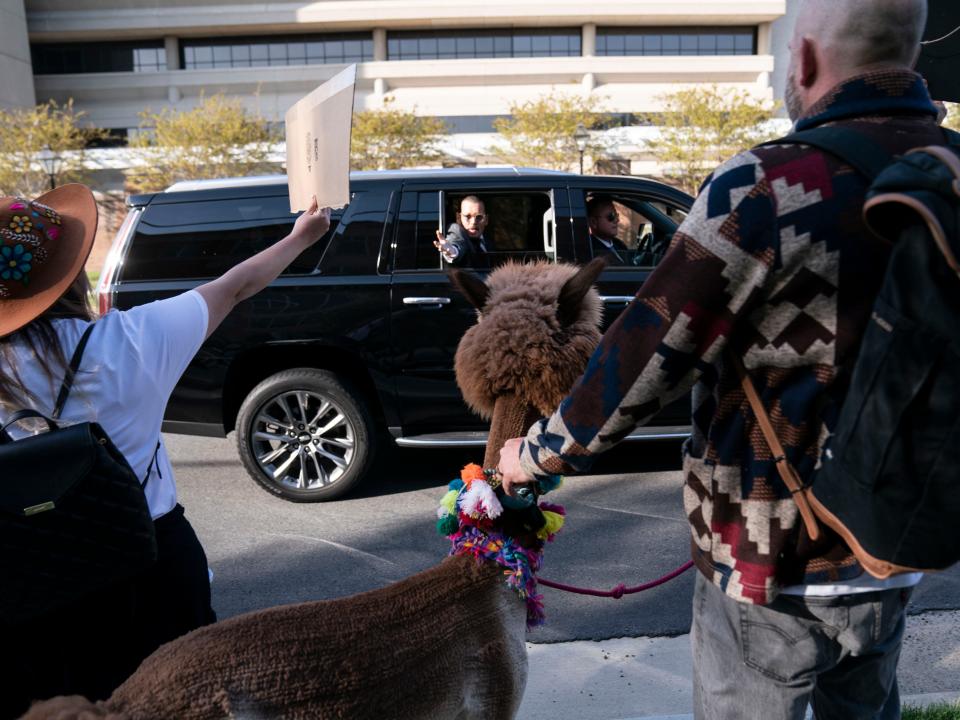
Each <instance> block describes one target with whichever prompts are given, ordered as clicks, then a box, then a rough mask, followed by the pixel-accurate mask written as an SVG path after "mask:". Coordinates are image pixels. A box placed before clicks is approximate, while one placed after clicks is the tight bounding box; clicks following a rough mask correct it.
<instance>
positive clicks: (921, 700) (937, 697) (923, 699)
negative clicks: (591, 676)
mask: <svg viewBox="0 0 960 720" xmlns="http://www.w3.org/2000/svg"><path fill="white" fill-rule="evenodd" d="M937 703H948V704H949V703H957V704H958V705H960V690H958V691H956V692H936V693H923V694H921V695H904V696H903V697H901V698H900V705H901V706H903V707H906V706H908V705H909V706H911V707H927V706H928V705H936V704H937ZM806 718H807V720H810V719H811V718H813V711H812V710H810V709H809V708H808V709H807V715H806ZM610 720H614V718H611V719H610ZM615 720H693V715H641V716H638V717H632V718H616V719H615Z"/></svg>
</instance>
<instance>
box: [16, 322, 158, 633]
mask: <svg viewBox="0 0 960 720" xmlns="http://www.w3.org/2000/svg"><path fill="white" fill-rule="evenodd" d="M93 328H94V325H93V324H91V325H90V326H89V327H88V328H87V329H86V331H85V332H84V334H83V336H82V337H81V339H80V342H79V344H78V345H77V348H76V350H75V351H74V353H73V357H72V359H71V361H70V367H69V369H68V370H67V373H66V376H65V378H64V381H63V385H62V387H61V389H60V393H59V395H58V397H57V402H56V406H55V409H54V411H53V416H52V417H51V418H48V417H46V416H44V415H42V414H41V413H39V412H37V411H35V410H30V409H25V410H20V411H18V412H15V413H14V414H13V415H11V416H10V417H9V418H8V420H7V422H6V423H5V424H3V425H2V426H0V626H2V624H13V623H15V622H19V621H22V620H25V619H28V618H32V617H37V616H41V615H44V614H46V613H50V612H52V611H56V610H58V609H60V608H64V607H67V606H69V605H70V604H71V603H73V602H75V601H77V600H80V599H81V598H83V597H85V596H87V595H89V594H90V593H93V592H95V591H97V590H103V589H106V588H108V587H110V586H111V585H112V584H113V583H117V582H121V581H123V580H127V579H130V578H132V577H133V576H135V575H137V574H139V573H141V572H142V571H143V570H145V569H146V568H148V567H149V566H150V565H151V564H152V563H153V562H154V561H155V560H156V557H157V543H156V536H155V534H154V524H153V520H152V519H151V517H150V510H149V509H148V507H147V501H146V497H145V496H144V492H143V487H142V486H141V484H140V482H139V480H138V479H137V476H136V475H135V474H134V472H133V470H132V469H131V467H130V465H129V464H128V463H127V461H126V458H124V457H123V455H122V454H121V453H120V451H119V450H117V448H116V447H115V446H114V445H113V443H112V442H111V441H110V438H109V437H107V434H106V433H105V432H104V431H103V428H101V427H100V426H99V425H98V424H97V423H92V422H91V423H81V424H77V425H71V426H69V427H60V426H59V425H58V423H57V420H59V418H60V414H61V413H62V411H63V408H64V405H65V404H66V402H67V398H68V396H69V393H70V387H71V385H72V383H73V378H74V375H75V374H76V371H77V369H78V368H79V366H80V360H81V358H82V355H83V350H84V348H85V347H86V344H87V341H88V340H89V338H90V333H91V332H92V330H93ZM29 418H37V419H39V420H42V421H43V422H45V423H46V425H47V427H48V431H47V432H44V433H40V434H37V435H32V436H28V437H25V438H23V439H21V440H16V441H14V440H12V439H11V438H10V436H9V434H8V433H7V432H6V430H7V428H8V427H10V426H11V425H13V424H14V423H16V422H19V421H21V420H25V419H29ZM158 449H159V444H158ZM155 460H156V452H155V453H154V461H155ZM152 467H153V461H151V464H150V468H148V469H147V477H149V475H150V470H151V469H152Z"/></svg>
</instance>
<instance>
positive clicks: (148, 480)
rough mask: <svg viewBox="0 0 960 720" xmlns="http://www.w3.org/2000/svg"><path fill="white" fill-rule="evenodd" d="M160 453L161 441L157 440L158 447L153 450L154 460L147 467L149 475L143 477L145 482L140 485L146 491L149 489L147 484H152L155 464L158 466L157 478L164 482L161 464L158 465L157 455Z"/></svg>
mask: <svg viewBox="0 0 960 720" xmlns="http://www.w3.org/2000/svg"><path fill="white" fill-rule="evenodd" d="M159 452H160V441H159V440H157V446H156V447H155V448H154V449H153V459H152V460H150V464H149V465H147V473H146V475H144V476H143V482H142V483H140V487H142V488H143V489H144V490H146V489H147V483H148V482H150V472H151V471H152V470H153V466H154V463H156V465H157V476H158V477H159V478H160V479H161V480H163V475H161V474H160V463H157V455H158V454H159Z"/></svg>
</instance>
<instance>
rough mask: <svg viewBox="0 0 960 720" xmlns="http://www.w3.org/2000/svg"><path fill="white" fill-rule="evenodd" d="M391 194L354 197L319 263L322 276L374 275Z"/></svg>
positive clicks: (366, 193)
mask: <svg viewBox="0 0 960 720" xmlns="http://www.w3.org/2000/svg"><path fill="white" fill-rule="evenodd" d="M391 196H392V194H391V193H390V192H389V191H382V190H370V191H358V192H355V193H353V196H352V197H351V199H350V204H349V205H348V206H347V207H346V209H345V210H344V211H343V217H342V218H341V220H340V224H339V226H338V227H337V229H336V230H335V231H334V232H333V235H332V237H331V239H330V243H329V246H328V247H327V248H326V252H324V253H323V259H322V260H321V261H320V272H321V273H322V274H324V275H375V274H376V272H377V259H378V257H379V255H380V243H381V241H382V239H383V232H384V228H385V227H386V220H387V210H388V209H389V207H390V199H391Z"/></svg>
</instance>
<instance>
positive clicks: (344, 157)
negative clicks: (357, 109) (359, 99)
mask: <svg viewBox="0 0 960 720" xmlns="http://www.w3.org/2000/svg"><path fill="white" fill-rule="evenodd" d="M356 77H357V66H356V65H351V66H350V67H348V68H347V69H346V70H343V71H342V72H340V73H337V74H336V75H334V76H333V77H332V78H330V79H329V80H328V81H327V82H325V83H324V84H323V85H321V86H320V87H318V88H317V89H316V90H314V91H313V92H311V93H310V94H309V95H307V96H306V97H304V98H303V99H302V100H300V101H299V102H297V103H296V104H295V105H294V106H293V107H291V108H290V109H289V110H288V111H287V114H286V117H285V120H286V125H287V180H288V182H289V188H290V212H298V211H300V210H306V209H307V208H309V207H310V204H311V201H313V200H314V198H315V200H316V202H317V204H318V205H319V206H320V207H343V206H344V205H346V204H347V203H348V202H350V128H351V123H352V120H353V89H354V83H355V82H356Z"/></svg>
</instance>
